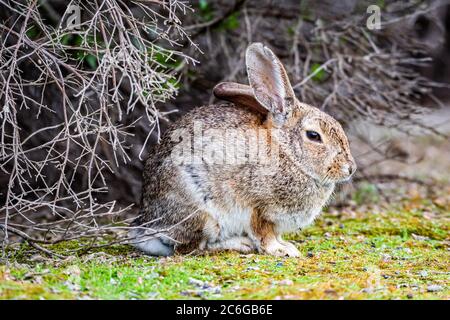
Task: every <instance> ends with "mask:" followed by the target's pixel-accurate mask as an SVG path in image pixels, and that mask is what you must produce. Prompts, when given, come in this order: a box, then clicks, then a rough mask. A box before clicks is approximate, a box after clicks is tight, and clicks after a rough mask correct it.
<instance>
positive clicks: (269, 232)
mask: <svg viewBox="0 0 450 320" xmlns="http://www.w3.org/2000/svg"><path fill="white" fill-rule="evenodd" d="M245 59H246V67H247V74H248V80H249V85H244V84H238V83H232V82H223V83H219V84H218V85H217V86H216V87H214V89H213V93H214V95H215V96H216V97H217V98H218V99H221V100H224V101H226V103H220V104H215V105H209V106H202V107H198V108H195V109H193V110H191V111H190V112H188V113H187V114H185V115H184V116H182V117H181V118H180V119H179V120H178V121H177V122H175V123H173V125H172V126H171V127H170V128H169V129H168V130H167V131H166V132H165V133H164V135H163V136H162V138H161V142H160V143H159V144H156V145H155V146H154V147H153V148H154V149H153V150H151V152H150V156H149V158H148V160H147V161H146V164H145V168H144V173H143V191H142V204H141V208H140V215H139V217H137V218H136V220H135V221H134V223H133V224H132V225H133V227H132V228H131V233H130V237H131V238H132V239H133V243H134V246H135V247H136V248H138V249H140V250H142V251H143V252H144V253H146V254H149V255H154V256H170V255H173V254H186V253H191V252H208V251H222V250H234V251H238V252H241V253H250V252H259V253H261V254H268V255H274V256H289V257H298V256H299V254H300V253H299V251H298V249H297V248H296V247H295V246H294V245H293V244H292V243H290V242H288V241H285V240H283V239H282V235H283V234H284V233H288V232H295V231H298V230H300V229H301V228H303V227H305V226H307V225H309V224H311V223H312V222H313V220H314V219H315V218H316V217H317V216H318V215H319V214H320V212H321V209H322V207H323V206H324V205H325V204H326V203H327V201H328V200H329V198H330V196H331V195H332V193H333V190H334V188H335V185H336V184H338V183H342V182H345V181H348V180H349V179H350V178H351V176H352V175H353V173H354V172H355V170H356V164H355V160H354V159H353V157H352V155H351V152H350V147H349V142H348V139H347V136H346V134H345V132H344V130H343V128H342V127H341V125H340V124H339V123H338V121H337V120H335V119H334V118H332V117H331V116H330V115H328V114H326V113H324V112H322V111H320V110H319V109H317V108H315V107H313V106H310V105H307V104H304V103H301V102H299V101H298V100H297V98H296V97H295V95H294V90H293V88H292V86H291V84H290V82H289V79H288V76H287V73H286V71H285V69H284V67H283V65H282V63H281V62H280V60H279V59H278V58H277V57H276V56H275V54H274V53H273V52H272V51H271V50H270V49H269V48H268V47H267V46H264V45H263V44H262V43H252V44H251V45H249V46H248V48H247V50H246V55H245ZM196 125H197V126H198V127H200V129H199V128H197V129H196V127H195V126H196ZM227 130H235V132H236V133H235V134H236V135H237V138H238V141H241V143H237V142H236V141H233V140H232V141H231V142H227V141H226V139H225V136H226V134H225V133H226V132H227ZM252 131H253V132H254V131H258V132H259V131H260V132H266V133H267V134H266V135H264V134H263V135H262V136H263V138H262V139H261V141H263V142H265V143H266V144H264V143H262V145H263V146H262V149H263V151H264V152H266V153H269V154H271V155H273V154H276V157H275V156H274V157H269V158H268V159H269V160H267V159H266V161H265V162H264V161H261V162H258V161H256V162H255V161H245V160H249V159H248V157H249V154H250V153H249V152H247V151H246V152H244V153H243V155H241V157H240V160H243V161H237V163H235V164H234V163H231V164H230V163H226V161H225V163H224V162H222V163H221V162H220V161H216V162H217V163H216V162H214V161H212V162H211V161H209V160H210V159H209V160H208V161H206V160H207V159H205V157H203V158H202V156H201V155H200V156H197V159H192V158H195V157H192V151H193V153H195V152H198V150H197V149H196V147H198V146H200V147H203V149H202V150H203V151H204V150H206V149H208V150H210V151H211V150H212V151H213V153H214V152H216V153H217V154H220V153H221V152H223V149H224V145H225V147H230V146H234V147H237V148H236V149H237V150H239V148H245V146H246V144H245V143H242V141H244V142H245V141H247V140H245V139H246V137H244V138H245V139H244V138H243V136H242V135H244V133H245V132H252ZM180 132H182V133H180ZM207 132H216V134H215V139H205V137H204V136H203V140H202V143H199V142H196V140H195V139H196V138H197V136H198V135H199V134H200V136H201V134H206V133H207ZM196 134H197V136H196ZM241 138H242V139H241ZM193 139H194V143H193V144H192V141H193ZM239 139H241V140H239ZM183 143H185V144H186V146H187V147H186V148H185V149H186V150H187V151H189V152H186V154H187V155H188V156H186V159H188V160H189V161H184V162H183V161H178V160H176V158H177V157H174V156H173V155H174V151H175V150H178V149H179V147H180V145H181V144H183ZM249 146H250V144H249ZM250 147H251V146H250ZM275 151H276V152H275ZM203 155H204V154H203ZM189 157H191V158H189ZM181 159H184V158H183V157H181Z"/></svg>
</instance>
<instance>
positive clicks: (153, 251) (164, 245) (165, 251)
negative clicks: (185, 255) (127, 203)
mask: <svg viewBox="0 0 450 320" xmlns="http://www.w3.org/2000/svg"><path fill="white" fill-rule="evenodd" d="M129 236H130V238H131V239H132V240H131V244H132V245H133V246H134V247H135V248H137V249H139V250H141V251H143V252H144V253H146V254H148V255H151V256H171V255H173V254H174V245H173V244H172V243H170V241H167V240H166V239H163V238H161V237H159V236H146V235H145V232H144V230H143V229H132V230H131V231H130V233H129Z"/></svg>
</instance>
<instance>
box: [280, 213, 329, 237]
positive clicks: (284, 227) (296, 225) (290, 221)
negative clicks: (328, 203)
mask: <svg viewBox="0 0 450 320" xmlns="http://www.w3.org/2000/svg"><path fill="white" fill-rule="evenodd" d="M321 211H322V210H321V208H320V207H319V208H314V209H311V210H309V211H308V212H298V213H278V214H276V215H274V217H273V222H274V223H275V228H276V230H277V233H279V234H283V233H286V232H294V231H298V230H300V229H301V228H304V227H306V226H308V225H310V224H311V223H312V222H313V221H314V219H315V218H316V217H317V216H319V214H320V213H321Z"/></svg>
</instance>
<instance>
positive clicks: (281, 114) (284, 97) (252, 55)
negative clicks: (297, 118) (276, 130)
mask: <svg viewBox="0 0 450 320" xmlns="http://www.w3.org/2000/svg"><path fill="white" fill-rule="evenodd" d="M245 59H246V64H247V74H248V80H249V82H250V86H251V87H252V89H253V93H254V96H255V98H256V100H257V101H258V102H259V103H260V104H261V105H262V106H263V107H264V108H266V109H267V110H268V111H269V112H270V113H272V115H273V116H274V118H275V119H279V120H281V121H282V122H284V121H283V120H286V119H287V117H288V116H289V115H290V114H292V109H293V108H294V103H295V95H294V90H293V89H292V86H291V83H290V82H289V78H288V76H287V73H286V70H285V69H284V67H283V64H282V63H281V61H280V60H279V59H278V58H277V57H276V56H275V54H274V53H273V52H272V50H270V49H269V48H268V47H266V46H264V45H263V44H262V43H252V44H251V45H250V46H249V47H248V48H247V52H246V55H245Z"/></svg>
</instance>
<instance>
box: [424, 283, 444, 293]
mask: <svg viewBox="0 0 450 320" xmlns="http://www.w3.org/2000/svg"><path fill="white" fill-rule="evenodd" d="M443 289H444V288H442V286H440V285H437V284H431V285H429V286H428V287H427V291H428V292H438V291H442V290H443Z"/></svg>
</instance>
